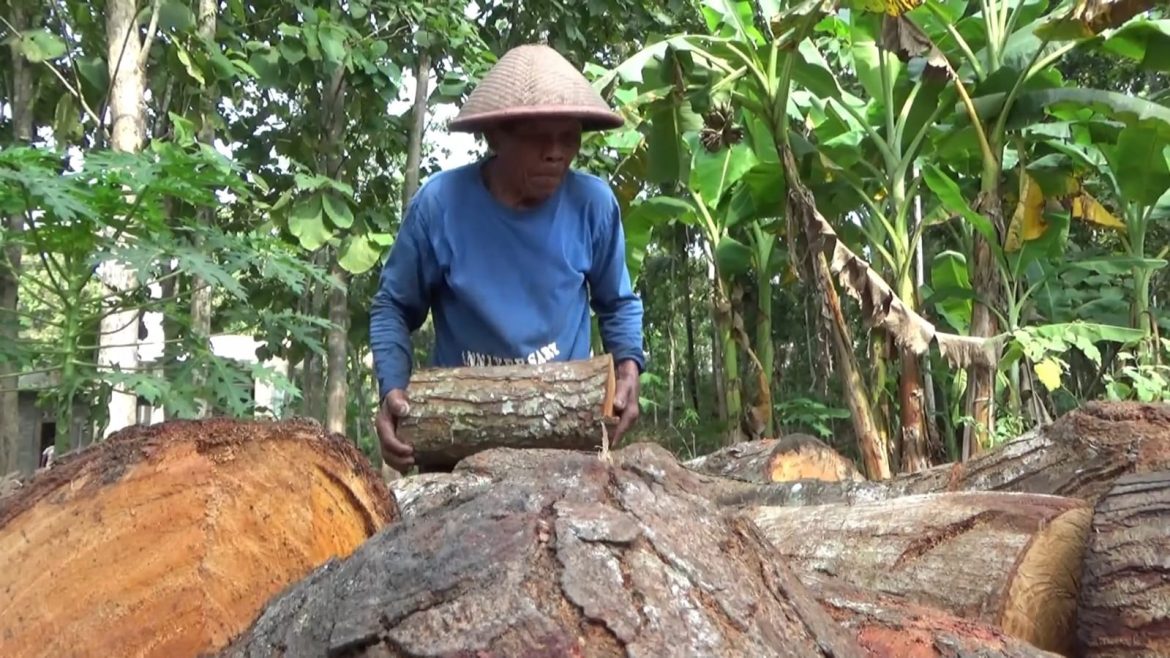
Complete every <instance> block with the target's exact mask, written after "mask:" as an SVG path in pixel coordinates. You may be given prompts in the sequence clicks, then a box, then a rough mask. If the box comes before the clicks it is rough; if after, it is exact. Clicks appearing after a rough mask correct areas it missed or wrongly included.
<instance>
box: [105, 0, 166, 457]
mask: <svg viewBox="0 0 1170 658" xmlns="http://www.w3.org/2000/svg"><path fill="white" fill-rule="evenodd" d="M154 10H155V12H157V11H158V5H155V6H154ZM137 14H138V11H137V7H136V4H135V3H134V1H133V0H110V1H109V2H108V3H106V38H107V43H106V47H107V49H106V62H107V63H108V69H109V76H110V105H109V107H110V116H111V117H112V118H113V128H112V130H111V133H110V141H111V144H110V146H111V147H112V148H113V149H114V150H115V151H125V152H130V153H136V152H138V151H139V150H140V149H141V148H142V142H143V139H144V136H145V130H146V115H145V91H146V70H145V61H144V57H143V55H142V53H143V52H144V49H143V41H142V39H140V37H139V34H138V22H137ZM107 237H108V238H109V239H113V236H112V235H111V236H107ZM98 276H99V277H100V279H101V281H102V283H103V284H105V285H106V286H107V287H108V288H109V289H110V290H111V291H116V292H127V291H129V290H130V289H131V288H133V287H134V284H135V276H134V272H133V270H131V269H130V268H129V266H128V265H126V264H124V263H119V262H117V261H112V260H111V261H106V262H103V263H102V264H101V265H100V266H99V267H98ZM114 303H116V302H114ZM138 315H139V314H138V311H137V310H136V309H126V310H122V311H118V312H111V313H108V314H107V315H105V316H104V317H103V318H102V320H101V323H100V334H99V337H98V344H99V346H100V347H99V349H98V355H97V362H98V365H99V366H100V367H101V369H102V370H105V371H113V370H114V369H115V368H120V369H121V370H122V371H123V372H134V371H136V370H137V369H138ZM108 416H109V417H108V419H107V422H106V427H105V431H104V432H103V436H109V435H110V434H112V433H114V432H116V431H118V430H120V429H123V428H125V427H128V426H130V425H134V424H135V423H136V422H137V420H138V396H137V395H136V394H135V393H134V392H133V391H131V390H128V389H126V388H125V387H124V386H121V385H116V386H113V387H112V390H111V392H110V402H109V406H108Z"/></svg>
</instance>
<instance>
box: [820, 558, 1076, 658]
mask: <svg viewBox="0 0 1170 658" xmlns="http://www.w3.org/2000/svg"><path fill="white" fill-rule="evenodd" d="M801 581H802V582H803V583H804V584H805V585H807V586H808V587H809V588H810V589H811V590H812V592H813V595H814V596H815V597H816V598H817V600H818V601H819V602H820V603H821V605H822V606H824V608H825V609H826V610H828V612H829V614H830V615H831V616H832V617H833V619H835V620H836V621H837V622H838V623H840V624H842V625H843V626H844V627H845V628H847V629H848V630H850V631H851V632H852V633H853V635H854V637H856V638H857V641H858V643H859V644H861V646H862V648H863V649H865V650H866V651H867V652H868V655H869V656H870V658H974V657H976V656H978V658H1057V656H1058V655H1059V654H1055V653H1051V652H1048V651H1044V650H1042V649H1037V648H1036V647H1034V646H1032V645H1030V644H1028V643H1026V642H1023V641H1021V640H1019V639H1017V638H1014V637H1010V636H1008V635H1007V634H1005V633H1004V632H1003V631H1001V630H1000V629H998V628H996V627H995V626H992V625H990V624H986V623H982V622H978V621H973V620H970V619H964V618H962V617H956V616H954V615H952V614H948V613H946V612H943V611H942V610H937V609H935V608H930V607H927V606H923V605H918V604H915V603H911V602H909V601H907V600H906V599H905V598H902V597H897V596H891V595H888V594H881V593H879V592H876V591H874V590H867V589H862V588H860V587H854V586H852V585H849V584H847V583H845V582H844V581H843V580H841V579H839V578H833V577H829V576H825V575H820V574H806V575H803V576H801Z"/></svg>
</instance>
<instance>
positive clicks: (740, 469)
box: [684, 434, 865, 483]
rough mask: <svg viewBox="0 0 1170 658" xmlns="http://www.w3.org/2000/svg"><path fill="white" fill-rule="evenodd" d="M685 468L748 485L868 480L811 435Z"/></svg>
mask: <svg viewBox="0 0 1170 658" xmlns="http://www.w3.org/2000/svg"><path fill="white" fill-rule="evenodd" d="M684 466H686V467H687V468H689V469H691V470H694V471H697V472H699V473H706V474H709V475H715V476H718V477H723V478H732V479H735V480H743V481H746V482H761V483H762V482H793V481H797V480H822V481H826V482H840V481H843V480H848V481H853V482H860V481H863V480H865V477H864V476H862V475H861V473H860V472H859V471H858V470H857V467H856V466H854V465H853V462H851V461H849V460H847V459H845V458H844V457H842V456H841V455H840V454H838V453H837V451H835V450H833V449H832V448H830V447H829V446H828V445H826V444H825V443H824V442H823V441H821V440H820V439H818V438H816V437H814V436H810V435H808V434H789V435H787V436H785V437H783V438H781V439H762V440H759V441H748V442H744V443H738V444H736V445H734V446H730V447H727V448H722V449H720V450H717V451H716V452H713V453H711V454H709V455H704V456H702V457H698V458H696V459H692V460H690V461H688V462H686V463H685V464H684Z"/></svg>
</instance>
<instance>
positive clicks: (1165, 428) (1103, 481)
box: [716, 402, 1170, 506]
mask: <svg viewBox="0 0 1170 658" xmlns="http://www.w3.org/2000/svg"><path fill="white" fill-rule="evenodd" d="M1167 469H1170V406H1168V405H1165V404H1144V403H1138V402H1088V403H1086V404H1085V405H1083V406H1082V407H1080V408H1078V409H1075V410H1073V411H1071V412H1069V413H1067V414H1065V415H1063V416H1061V417H1059V418H1057V419H1056V420H1055V421H1054V422H1053V423H1052V424H1051V425H1047V426H1044V427H1041V428H1038V429H1035V430H1032V431H1030V432H1028V433H1027V434H1024V435H1023V436H1021V437H1019V438H1017V439H1015V440H1013V441H1009V442H1007V443H1004V444H1001V445H999V446H997V447H996V448H995V449H993V450H989V451H987V452H984V453H982V454H979V455H976V456H975V457H973V458H972V459H970V460H969V461H967V462H963V463H955V464H944V465H940V466H935V467H933V468H929V469H927V470H925V471H920V472H918V473H914V474H909V475H901V476H898V477H896V478H893V479H891V480H889V481H887V482H880V483H879V482H839V483H831V482H808V483H804V482H799V483H778V484H766V485H756V486H754V487H751V486H739V487H733V488H729V487H727V486H722V487H717V488H716V489H717V495H718V496H719V502H721V503H722V504H725V505H739V506H743V505H773V506H777V505H784V506H799V505H820V504H824V503H848V502H855V501H874V500H883V499H889V498H896V497H899V496H906V495H911V494H921V493H931V492H939V491H1017V492H1026V493H1039V494H1053V495H1057V496H1067V497H1070V498H1081V499H1084V500H1087V501H1089V502H1090V503H1093V502H1095V501H1096V499H1097V498H1098V497H1099V496H1101V495H1102V494H1103V493H1104V492H1105V491H1107V490H1108V489H1109V488H1110V487H1111V486H1113V482H1114V481H1115V480H1116V479H1117V478H1118V477H1121V476H1122V475H1125V474H1127V473H1149V472H1152V471H1159V470H1167Z"/></svg>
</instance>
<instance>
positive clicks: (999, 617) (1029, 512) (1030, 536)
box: [748, 492, 1092, 654]
mask: <svg viewBox="0 0 1170 658" xmlns="http://www.w3.org/2000/svg"><path fill="white" fill-rule="evenodd" d="M748 515H749V516H750V518H752V519H753V520H754V521H755V522H756V524H757V525H758V526H759V527H760V528H761V529H762V530H763V532H764V534H765V535H766V536H767V537H768V539H769V540H770V541H771V542H772V543H773V544H774V545H775V546H776V548H777V551H778V553H779V554H780V557H779V559H780V560H781V561H783V562H784V563H786V564H789V565H790V566H791V567H792V568H793V569H794V570H795V571H796V573H797V575H798V577H804V576H805V575H806V574H816V573H826V574H829V575H833V576H837V577H840V578H841V579H843V580H845V581H846V582H848V583H850V584H852V585H854V586H857V587H862V588H865V589H871V590H875V591H878V592H883V593H886V594H893V595H897V596H902V597H905V598H906V599H907V600H909V601H912V602H914V603H918V604H920V605H925V606H930V607H932V608H937V609H939V610H943V611H946V612H948V613H950V614H953V615H956V616H959V617H963V618H966V619H972V620H976V621H980V622H983V623H987V624H991V625H993V626H995V627H997V628H1001V629H1003V631H1004V632H1005V633H1007V634H1008V635H1010V636H1012V637H1016V638H1019V639H1021V640H1023V641H1024V642H1027V643H1029V644H1031V645H1033V646H1036V647H1039V648H1041V649H1045V650H1047V651H1053V652H1057V653H1061V654H1067V653H1068V651H1069V650H1071V648H1072V645H1073V637H1074V636H1075V633H1074V625H1075V619H1076V598H1077V592H1078V587H1079V574H1080V564H1081V562H1080V561H1081V557H1082V556H1083V554H1084V547H1085V541H1086V536H1087V534H1088V529H1089V523H1090V519H1091V516H1092V508H1091V507H1089V506H1088V505H1087V504H1086V503H1085V502H1084V501H1080V500H1075V499H1070V498H1061V497H1057V496H1044V495H1037V494H1018V493H988V492H963V493H943V494H926V495H919V496H908V497H904V498H900V499H898V500H893V501H882V502H877V503H867V504H862V505H855V506H848V505H822V506H817V507H766V508H757V509H754V510H751V511H750V512H748Z"/></svg>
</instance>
